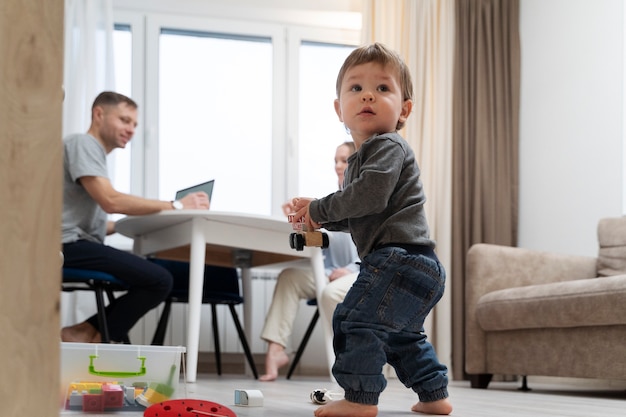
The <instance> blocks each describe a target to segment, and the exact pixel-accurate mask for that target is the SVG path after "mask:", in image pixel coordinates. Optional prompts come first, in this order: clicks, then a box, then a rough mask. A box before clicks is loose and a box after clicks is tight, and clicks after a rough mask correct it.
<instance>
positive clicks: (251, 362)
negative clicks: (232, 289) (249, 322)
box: [228, 304, 259, 379]
mask: <svg viewBox="0 0 626 417" xmlns="http://www.w3.org/2000/svg"><path fill="white" fill-rule="evenodd" d="M228 307H229V308H230V314H231V315H232V316H233V321H234V322H235V327H236V328H237V334H238V335H239V340H240V341H241V345H242V346H243V351H244V352H245V354H246V358H247V359H248V364H249V365H250V368H251V369H252V374H254V379H259V374H258V372H257V370H256V365H255V364H254V358H253V357H252V352H250V346H249V345H248V339H247V338H246V334H245V333H244V332H243V328H242V327H241V323H240V322H239V315H238V314H237V311H236V310H235V306H234V305H233V304H228Z"/></svg>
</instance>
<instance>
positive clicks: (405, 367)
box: [333, 247, 448, 405]
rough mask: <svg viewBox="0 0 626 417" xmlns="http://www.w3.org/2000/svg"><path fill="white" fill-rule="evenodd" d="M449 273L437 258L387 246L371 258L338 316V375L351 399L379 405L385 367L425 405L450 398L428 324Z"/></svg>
mask: <svg viewBox="0 0 626 417" xmlns="http://www.w3.org/2000/svg"><path fill="white" fill-rule="evenodd" d="M444 285H445V271H444V269H443V266H442V265H441V263H439V261H438V260H437V258H436V256H434V254H433V255H432V256H425V255H414V254H410V253H408V252H407V251H406V250H405V249H401V248H395V247H386V248H383V249H379V250H376V251H374V252H372V253H370V254H369V255H367V256H366V257H365V258H364V259H363V260H362V262H361V271H360V273H359V276H358V278H357V280H356V282H355V283H354V285H353V286H352V288H351V289H350V291H348V294H346V297H345V299H344V301H343V303H340V304H339V305H337V308H336V310H335V314H334V316H333V330H334V333H335V334H334V339H333V345H334V350H335V355H336V359H335V364H334V366H333V375H334V376H335V378H336V379H337V382H338V383H339V385H340V386H341V387H342V388H343V389H344V390H345V399H346V400H348V401H351V402H355V403H360V404H370V405H376V404H378V397H379V396H380V393H381V392H382V391H383V390H384V389H385V386H386V385H387V381H386V380H385V377H384V376H383V374H382V368H383V365H385V363H389V364H390V365H391V366H393V368H394V369H395V371H396V373H397V375H398V378H399V379H400V381H402V383H403V384H404V385H405V386H406V387H408V388H412V389H413V391H415V392H416V393H417V394H418V396H419V399H420V401H423V402H431V401H436V400H440V399H443V398H446V397H448V391H447V386H448V377H447V368H446V366H445V365H443V364H441V363H439V360H438V359H437V355H436V354H435V350H434V348H433V346H432V345H431V344H430V343H429V342H428V341H427V340H426V335H425V334H424V327H423V326H424V320H425V318H426V316H427V315H428V313H429V312H430V310H431V309H432V308H433V307H434V306H435V304H437V301H439V299H440V298H441V296H442V295H443V291H444Z"/></svg>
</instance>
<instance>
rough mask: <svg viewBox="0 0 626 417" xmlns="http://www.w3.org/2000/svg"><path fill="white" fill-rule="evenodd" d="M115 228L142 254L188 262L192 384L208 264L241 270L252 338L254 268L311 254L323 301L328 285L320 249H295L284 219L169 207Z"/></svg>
mask: <svg viewBox="0 0 626 417" xmlns="http://www.w3.org/2000/svg"><path fill="white" fill-rule="evenodd" d="M115 230H116V232H118V233H120V234H122V235H124V236H127V237H130V238H132V239H133V240H134V243H133V252H134V253H136V254H138V255H156V256H159V257H164V258H169V259H181V260H189V264H190V272H189V310H188V311H189V313H188V314H189V318H188V331H187V382H196V376H197V368H198V345H199V339H200V309H201V306H202V286H203V285H204V264H205V263H207V264H210V265H217V266H235V267H239V268H241V269H242V276H243V296H244V299H245V300H247V302H244V328H245V331H246V337H248V339H249V340H250V338H251V337H252V335H251V334H250V327H251V326H250V323H251V321H252V317H251V308H250V301H251V300H252V299H253V298H252V294H251V286H252V284H251V279H250V278H251V277H250V270H249V269H250V268H252V267H256V266H263V265H270V264H274V263H280V262H285V261H288V260H295V259H299V258H303V257H304V258H310V260H311V266H312V268H313V271H314V274H315V280H316V288H317V298H318V299H320V296H321V291H322V289H323V288H324V286H325V285H326V284H327V283H328V279H327V278H326V275H325V274H324V264H323V258H322V251H321V249H319V248H311V247H305V248H304V250H303V251H296V250H294V249H291V247H290V246H289V234H290V233H292V232H293V229H292V227H291V225H290V224H289V223H288V222H287V220H286V219H284V218H274V217H269V216H259V215H250V214H240V213H226V212H218V211H210V210H171V211H169V210H168V211H163V212H160V213H157V214H151V215H146V216H128V217H124V218H122V219H120V220H118V221H117V222H116V224H115ZM319 312H320V315H321V318H322V320H321V321H322V323H323V327H324V335H325V339H326V343H325V345H326V353H327V357H328V369H329V371H330V370H331V368H332V365H333V362H334V352H333V349H332V329H331V328H329V326H328V325H327V323H329V322H330V320H327V319H326V318H325V317H324V310H323V309H321V308H320V309H319ZM331 375H332V373H331ZM331 378H332V377H331Z"/></svg>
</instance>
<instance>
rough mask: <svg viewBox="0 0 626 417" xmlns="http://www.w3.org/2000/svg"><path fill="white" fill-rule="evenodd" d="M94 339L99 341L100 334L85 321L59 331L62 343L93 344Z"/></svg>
mask: <svg viewBox="0 0 626 417" xmlns="http://www.w3.org/2000/svg"><path fill="white" fill-rule="evenodd" d="M94 339H100V332H99V331H98V330H97V329H96V328H95V327H93V326H92V325H91V324H89V323H87V322H86V321H85V322H82V323H79V324H75V325H73V326H68V327H64V328H62V329H61V340H62V341H63V342H77V343H93V342H94Z"/></svg>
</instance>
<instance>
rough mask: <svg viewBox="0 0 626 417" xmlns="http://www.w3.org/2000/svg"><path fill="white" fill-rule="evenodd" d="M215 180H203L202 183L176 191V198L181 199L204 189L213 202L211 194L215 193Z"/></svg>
mask: <svg viewBox="0 0 626 417" xmlns="http://www.w3.org/2000/svg"><path fill="white" fill-rule="evenodd" d="M214 183H215V180H211V181H207V182H203V183H202V184H198V185H193V186H191V187H187V188H183V189H182V190H178V191H176V198H175V199H176V200H180V199H181V198H183V197H184V196H186V195H187V194H189V193H195V192H197V191H204V192H205V193H206V195H208V196H209V202H211V195H213V184H214Z"/></svg>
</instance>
